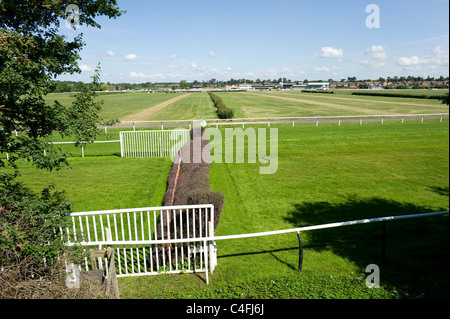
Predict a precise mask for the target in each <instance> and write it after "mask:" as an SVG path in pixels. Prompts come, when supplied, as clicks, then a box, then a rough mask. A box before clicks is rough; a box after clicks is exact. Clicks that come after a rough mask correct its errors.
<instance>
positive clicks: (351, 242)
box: [285, 190, 450, 298]
mask: <svg viewBox="0 0 450 319" xmlns="http://www.w3.org/2000/svg"><path fill="white" fill-rule="evenodd" d="M436 191H439V192H440V191H442V190H436ZM447 191H448V190H447ZM444 192H445V190H444ZM446 210H448V209H446V208H442V209H440V210H439V211H446ZM435 211H436V210H432V209H430V208H427V207H422V206H416V205H413V204H409V203H400V202H396V201H392V200H386V199H382V198H369V199H359V198H356V197H348V198H347V199H346V200H345V201H344V202H342V203H337V204H334V203H328V202H315V203H301V204H296V205H294V210H293V211H291V212H290V213H289V214H288V215H287V216H286V217H285V220H286V221H288V222H289V223H291V224H292V225H293V226H294V227H304V226H311V225H320V224H327V223H332V222H343V221H351V220H357V219H366V218H375V217H385V216H396V215H409V214H419V213H427V212H435ZM304 238H305V240H304V243H303V247H304V248H305V249H313V250H316V251H323V250H329V251H332V252H333V253H335V254H337V255H339V256H342V257H344V258H346V259H348V260H351V261H352V262H354V263H355V264H356V265H358V266H360V267H361V268H362V269H363V271H364V270H365V267H366V266H367V265H369V264H378V265H379V266H380V274H381V275H380V277H381V280H382V282H384V283H389V284H392V285H394V286H396V287H398V288H400V289H403V290H404V291H406V292H408V293H410V294H411V295H415V296H420V295H421V294H422V293H423V294H425V296H427V297H437V298H448V297H449V286H450V285H449V281H450V280H449V258H450V253H449V218H448V215H445V216H435V217H425V218H420V219H411V220H398V221H397V220H396V221H389V222H387V223H386V237H385V238H386V246H385V249H386V250H385V257H386V258H385V259H384V260H383V259H382V243H383V240H382V238H383V223H373V224H362V225H354V226H346V227H340V228H331V229H323V230H315V231H309V232H305V236H304ZM307 262H308V260H307V259H306V258H305V260H304V264H306V263H307Z"/></svg>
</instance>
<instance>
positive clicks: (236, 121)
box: [120, 113, 449, 130]
mask: <svg viewBox="0 0 450 319" xmlns="http://www.w3.org/2000/svg"><path fill="white" fill-rule="evenodd" d="M447 117H449V113H430V114H397V115H352V116H296V117H259V118H233V119H205V120H204V121H205V122H206V123H207V125H209V126H214V125H215V126H216V127H217V128H218V127H219V125H242V126H245V125H246V124H267V126H269V127H270V125H271V124H280V123H281V124H283V123H284V124H286V123H287V124H291V123H292V125H293V126H294V125H295V124H296V123H316V124H318V123H320V122H322V121H326V122H329V121H336V122H338V123H339V124H340V123H341V122H343V121H359V122H360V124H362V123H363V121H365V120H371V121H373V120H376V119H379V120H380V121H381V123H382V124H383V123H384V121H385V120H401V121H402V123H403V122H404V121H405V120H406V119H420V120H421V121H422V122H423V121H424V119H425V118H439V119H440V121H441V122H442V121H443V119H444V118H447ZM200 121H203V120H164V121H124V122H121V123H120V124H131V125H132V127H133V130H136V127H139V126H138V125H136V124H145V125H147V126H152V127H153V126H155V127H159V126H160V127H161V130H164V126H168V125H172V126H173V125H175V126H177V125H180V126H181V125H184V126H189V129H191V128H192V125H193V123H194V122H200Z"/></svg>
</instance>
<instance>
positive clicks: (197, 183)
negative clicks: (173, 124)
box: [153, 128, 225, 263]
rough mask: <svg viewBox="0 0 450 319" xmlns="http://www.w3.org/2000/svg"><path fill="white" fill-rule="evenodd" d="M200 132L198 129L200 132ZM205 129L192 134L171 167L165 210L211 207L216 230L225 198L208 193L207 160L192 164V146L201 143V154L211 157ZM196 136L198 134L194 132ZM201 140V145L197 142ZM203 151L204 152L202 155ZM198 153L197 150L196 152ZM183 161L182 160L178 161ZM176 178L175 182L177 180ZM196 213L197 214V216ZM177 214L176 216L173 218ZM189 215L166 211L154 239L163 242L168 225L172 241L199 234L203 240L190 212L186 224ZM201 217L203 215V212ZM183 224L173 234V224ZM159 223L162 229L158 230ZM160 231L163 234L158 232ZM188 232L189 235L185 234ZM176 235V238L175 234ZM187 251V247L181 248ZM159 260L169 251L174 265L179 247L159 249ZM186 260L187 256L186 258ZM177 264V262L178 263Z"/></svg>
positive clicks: (203, 231) (208, 160) (197, 224)
mask: <svg viewBox="0 0 450 319" xmlns="http://www.w3.org/2000/svg"><path fill="white" fill-rule="evenodd" d="M199 130H200V129H199ZM203 131H204V129H203V128H201V131H200V132H199V134H195V135H194V134H193V132H192V130H191V138H192V139H191V140H190V141H188V142H187V143H186V144H185V145H184V146H183V147H182V149H181V157H180V154H178V155H177V156H176V157H175V159H174V161H173V165H172V170H171V172H170V174H169V177H168V180H167V190H166V194H165V196H164V206H178V205H202V204H213V205H214V229H215V228H217V226H218V224H219V222H220V215H221V213H222V210H223V207H224V204H225V198H224V196H223V194H222V193H221V192H218V191H211V189H210V179H209V176H210V172H209V171H210V166H211V165H210V164H209V163H210V162H211V160H210V159H206V158H204V157H203V156H202V158H201V162H200V163H194V156H195V155H194V152H195V151H197V150H196V148H195V145H197V143H201V144H200V145H201V153H202V154H210V145H209V141H203V140H201V134H203ZM196 133H197V132H196ZM196 139H200V141H198V140H196ZM194 140H195V142H194ZM203 150H205V151H203ZM198 151H200V150H198ZM181 159H182V160H181ZM177 175H178V179H177ZM197 213H198V212H197ZM175 214H176V216H175ZM187 214H188V212H187V211H186V210H182V211H178V210H177V211H169V213H168V214H161V216H160V217H159V220H158V226H157V238H159V239H162V238H166V239H167V237H168V234H167V225H169V229H170V236H171V238H175V235H176V236H177V238H187V237H194V233H195V234H196V236H197V237H198V236H199V234H202V235H203V236H205V234H206V233H207V232H206V228H207V227H208V225H205V224H204V223H203V222H202V225H201V228H200V223H198V221H197V222H196V223H195V224H194V222H193V220H192V211H189V225H188V223H187V222H186V221H187V220H188V218H187ZM202 214H203V216H204V214H205V212H202ZM175 219H176V220H178V221H180V220H183V221H184V224H183V229H179V228H177V229H176V230H175V224H174V220H175ZM161 223H162V225H163V226H164V227H162V228H161ZM161 229H163V232H164V233H162V231H161ZM188 229H189V234H188ZM175 232H176V234H175ZM183 247H184V248H187V246H186V245H184V246H183ZM159 248H161V249H159V255H160V256H159V258H160V259H159V260H162V259H161V258H163V254H164V253H163V251H165V254H166V257H165V258H167V256H168V254H167V253H168V250H169V249H172V257H173V258H172V259H173V260H172V263H174V262H175V259H174V258H175V257H174V256H175V251H174V250H175V249H178V250H180V249H181V245H177V247H174V246H168V245H160V246H159ZM178 256H179V257H180V256H181V251H178ZM185 258H187V256H186V255H185ZM153 259H154V262H156V256H155V255H153ZM179 261H180V259H179Z"/></svg>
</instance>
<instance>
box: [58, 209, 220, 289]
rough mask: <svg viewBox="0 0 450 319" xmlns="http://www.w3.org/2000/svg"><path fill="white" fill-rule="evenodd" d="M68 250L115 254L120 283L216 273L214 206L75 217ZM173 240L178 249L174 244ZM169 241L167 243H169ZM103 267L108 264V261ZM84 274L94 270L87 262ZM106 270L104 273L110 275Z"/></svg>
mask: <svg viewBox="0 0 450 319" xmlns="http://www.w3.org/2000/svg"><path fill="white" fill-rule="evenodd" d="M67 216H68V217H70V218H71V219H72V227H68V228H66V229H65V230H61V231H62V232H65V234H66V235H67V236H68V242H67V245H68V246H75V245H81V246H82V247H85V249H86V248H89V247H91V248H97V249H102V247H105V246H109V247H113V248H114V249H115V250H116V268H117V269H118V275H117V276H118V277H126V276H143V275H156V274H159V273H181V272H185V273H190V272H205V273H206V276H207V281H208V280H209V279H208V272H209V271H211V272H212V271H213V270H214V266H215V265H216V253H215V247H214V243H213V242H211V241H210V240H208V239H207V238H213V237H214V206H213V205H188V206H167V207H148V208H139V209H122V210H110V211H97V212H84V213H71V214H68V215H67ZM171 240H175V241H176V243H175V242H174V243H172V242H170V241H171ZM167 241H169V242H167ZM104 262H107V261H106V260H105V261H104ZM83 266H84V268H85V269H86V271H88V270H89V269H90V268H91V265H90V264H89V260H88V259H87V258H86V259H85V261H84V265H83ZM107 268H108V267H106V269H107Z"/></svg>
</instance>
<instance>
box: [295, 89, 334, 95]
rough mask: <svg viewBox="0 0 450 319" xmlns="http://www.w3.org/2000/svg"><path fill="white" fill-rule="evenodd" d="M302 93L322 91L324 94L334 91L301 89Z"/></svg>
mask: <svg viewBox="0 0 450 319" xmlns="http://www.w3.org/2000/svg"><path fill="white" fill-rule="evenodd" d="M302 93H324V94H334V91H323V90H302Z"/></svg>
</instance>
